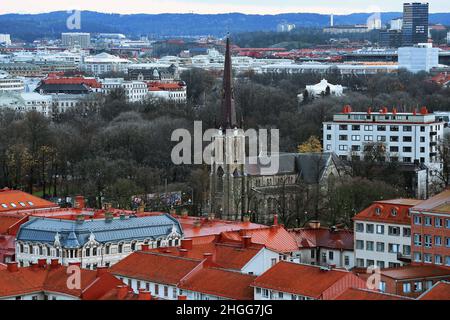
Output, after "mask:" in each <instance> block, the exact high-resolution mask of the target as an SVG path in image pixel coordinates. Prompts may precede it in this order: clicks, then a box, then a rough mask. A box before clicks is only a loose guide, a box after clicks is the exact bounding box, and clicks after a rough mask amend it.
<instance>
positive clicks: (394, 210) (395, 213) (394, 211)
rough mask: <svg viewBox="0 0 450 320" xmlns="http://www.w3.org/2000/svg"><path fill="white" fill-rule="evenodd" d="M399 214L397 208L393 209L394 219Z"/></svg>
mask: <svg viewBox="0 0 450 320" xmlns="http://www.w3.org/2000/svg"><path fill="white" fill-rule="evenodd" d="M397 213H398V211H397V209H396V208H392V210H391V214H392V216H393V217H395V216H397Z"/></svg>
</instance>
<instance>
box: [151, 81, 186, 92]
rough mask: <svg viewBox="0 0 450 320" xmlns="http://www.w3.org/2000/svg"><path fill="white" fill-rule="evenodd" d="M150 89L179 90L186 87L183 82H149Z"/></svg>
mask: <svg viewBox="0 0 450 320" xmlns="http://www.w3.org/2000/svg"><path fill="white" fill-rule="evenodd" d="M147 87H148V90H149V91H179V90H182V89H184V88H185V86H184V85H183V84H182V83H179V82H169V83H163V82H147Z"/></svg>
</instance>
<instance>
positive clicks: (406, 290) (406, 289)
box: [403, 283, 411, 293]
mask: <svg viewBox="0 0 450 320" xmlns="http://www.w3.org/2000/svg"><path fill="white" fill-rule="evenodd" d="M410 292H411V284H410V283H404V284H403V293H410Z"/></svg>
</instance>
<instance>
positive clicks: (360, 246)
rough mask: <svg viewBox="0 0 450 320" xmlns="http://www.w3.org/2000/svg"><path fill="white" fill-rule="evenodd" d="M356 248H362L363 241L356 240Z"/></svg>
mask: <svg viewBox="0 0 450 320" xmlns="http://www.w3.org/2000/svg"><path fill="white" fill-rule="evenodd" d="M356 249H359V250H364V241H362V240H356Z"/></svg>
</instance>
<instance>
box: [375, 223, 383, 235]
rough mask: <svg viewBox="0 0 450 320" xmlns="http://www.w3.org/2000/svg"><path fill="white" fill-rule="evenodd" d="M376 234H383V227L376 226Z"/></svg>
mask: <svg viewBox="0 0 450 320" xmlns="http://www.w3.org/2000/svg"><path fill="white" fill-rule="evenodd" d="M377 234H384V225H382V224H378V225H377Z"/></svg>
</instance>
